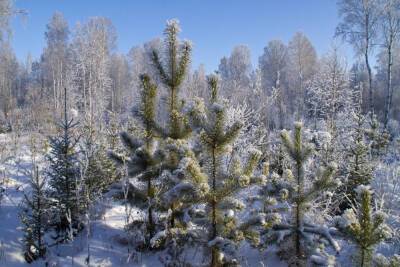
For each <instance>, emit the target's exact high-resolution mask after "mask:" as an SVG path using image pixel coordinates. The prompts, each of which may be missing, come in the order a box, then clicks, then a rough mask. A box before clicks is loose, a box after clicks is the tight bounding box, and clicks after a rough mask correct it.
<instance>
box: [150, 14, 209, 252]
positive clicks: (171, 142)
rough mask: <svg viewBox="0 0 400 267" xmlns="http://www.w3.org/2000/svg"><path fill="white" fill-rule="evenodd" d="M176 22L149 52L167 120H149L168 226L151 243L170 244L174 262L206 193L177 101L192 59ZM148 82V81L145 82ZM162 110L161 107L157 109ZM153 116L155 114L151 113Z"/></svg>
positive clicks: (180, 103)
mask: <svg viewBox="0 0 400 267" xmlns="http://www.w3.org/2000/svg"><path fill="white" fill-rule="evenodd" d="M179 32H180V28H179V23H178V21H177V20H169V21H167V26H166V29H165V31H164V36H165V37H164V49H163V51H162V52H160V51H158V50H156V49H154V50H153V51H152V61H153V65H154V66H155V67H156V70H157V72H156V73H157V75H156V77H155V78H154V80H155V81H160V82H161V86H160V87H161V88H165V89H166V91H167V92H166V101H165V104H166V108H165V109H164V110H166V111H167V112H166V113H167V115H168V119H167V122H166V127H163V126H162V125H161V124H159V123H157V122H156V121H155V119H154V118H155V117H153V118H149V122H148V124H149V125H150V126H151V129H152V131H153V132H154V135H155V136H157V137H158V138H161V140H160V141H161V142H160V149H161V150H162V151H163V154H164V155H165V157H164V159H163V160H162V173H161V179H162V186H161V188H160V191H161V192H162V194H161V197H160V202H159V203H160V204H162V206H163V208H164V209H166V210H168V213H167V219H168V224H167V227H166V229H165V230H162V231H158V232H157V233H156V234H155V236H154V238H153V239H152V241H151V243H152V246H153V247H154V246H160V244H168V242H172V243H170V244H169V248H170V253H172V254H174V255H173V256H172V258H174V259H177V256H178V254H179V253H177V250H180V249H181V248H180V247H179V245H178V243H179V242H181V245H182V246H183V245H185V243H187V242H185V240H186V241H187V237H188V236H190V235H191V234H195V233H193V232H191V231H188V229H187V227H186V226H187V225H188V223H189V221H190V219H189V217H188V216H187V214H188V210H189V209H190V208H191V206H192V204H193V203H195V202H196V200H197V199H198V198H199V197H200V196H201V195H203V194H204V193H205V192H206V191H207V190H208V184H207V181H206V179H205V176H204V175H203V174H202V173H201V170H200V167H199V164H198V162H197V160H196V157H195V154H194V152H193V151H192V149H191V147H190V144H189V139H188V138H189V136H190V133H191V132H192V129H191V127H190V124H189V118H188V115H187V114H186V112H185V110H184V106H185V105H184V104H185V102H184V100H183V99H181V98H179V92H180V89H181V87H182V83H183V81H184V79H185V77H186V73H187V71H188V66H189V63H190V57H191V50H192V47H191V44H190V43H189V42H188V41H183V42H181V41H180V40H179V38H178V34H179ZM148 80H149V81H150V79H148ZM160 108H161V107H160ZM154 114H155V113H154Z"/></svg>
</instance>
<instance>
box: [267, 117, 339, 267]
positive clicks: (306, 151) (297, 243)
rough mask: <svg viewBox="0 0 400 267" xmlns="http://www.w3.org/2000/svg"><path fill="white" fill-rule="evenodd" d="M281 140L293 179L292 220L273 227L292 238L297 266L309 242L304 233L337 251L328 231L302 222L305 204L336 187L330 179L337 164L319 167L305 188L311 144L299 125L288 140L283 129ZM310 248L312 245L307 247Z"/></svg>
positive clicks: (300, 263)
mask: <svg viewBox="0 0 400 267" xmlns="http://www.w3.org/2000/svg"><path fill="white" fill-rule="evenodd" d="M281 139H282V143H283V145H284V147H285V148H286V151H287V153H288V155H289V157H290V158H291V160H292V162H293V176H294V177H293V179H290V180H291V182H290V186H289V188H288V192H290V196H289V200H290V202H292V204H293V206H294V207H293V208H292V210H293V218H292V221H291V224H290V225H276V226H275V227H274V228H275V229H276V230H290V231H291V233H292V234H291V236H292V237H293V245H294V248H290V250H292V249H293V251H294V252H295V255H294V257H293V258H292V259H290V261H291V260H293V259H294V261H295V262H296V263H295V264H296V265H298V266H299V265H300V266H301V265H302V264H304V260H305V259H306V256H307V255H306V254H307V252H309V251H307V250H306V249H305V246H304V245H307V244H303V242H302V240H309V239H308V238H305V237H307V234H318V235H321V236H322V237H324V238H326V239H327V240H328V241H329V242H330V243H331V245H332V246H333V247H334V248H335V249H336V251H338V250H339V247H338V245H337V243H336V242H334V240H333V239H332V237H331V236H330V233H329V231H320V229H319V228H318V227H317V226H314V225H308V224H306V223H305V212H306V211H307V207H308V206H309V205H308V204H309V203H310V202H311V201H312V200H313V199H315V198H316V197H317V196H318V195H319V194H320V193H321V192H324V191H326V190H329V189H332V188H335V187H336V186H337V185H338V182H337V181H336V180H334V179H333V178H332V176H333V174H334V172H335V170H336V165H335V164H331V165H329V166H327V167H326V168H321V169H320V170H319V172H318V173H317V174H316V175H315V176H316V178H315V179H314V180H313V181H307V183H308V184H309V183H310V182H311V185H310V186H307V187H306V186H305V184H306V175H305V167H304V166H305V164H306V162H307V160H308V159H309V158H310V157H311V156H312V155H313V149H312V147H311V145H309V144H307V143H304V141H303V139H302V124H301V123H295V127H294V130H293V136H292V137H290V136H289V133H288V132H287V131H286V130H283V131H282V133H281ZM308 245H312V244H308Z"/></svg>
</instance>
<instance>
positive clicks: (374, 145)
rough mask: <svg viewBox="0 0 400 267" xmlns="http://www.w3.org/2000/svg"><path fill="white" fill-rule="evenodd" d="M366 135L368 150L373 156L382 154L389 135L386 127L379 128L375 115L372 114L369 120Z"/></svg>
mask: <svg viewBox="0 0 400 267" xmlns="http://www.w3.org/2000/svg"><path fill="white" fill-rule="evenodd" d="M366 135H367V137H368V140H369V145H370V152H371V156H372V157H373V158H376V157H379V156H381V155H382V153H383V152H384V150H385V149H386V148H387V145H388V143H389V138H390V135H389V133H388V132H387V131H386V129H382V128H381V124H380V123H379V121H378V119H377V117H376V115H375V114H374V115H372V116H371V118H370V121H369V128H368V129H367V130H366Z"/></svg>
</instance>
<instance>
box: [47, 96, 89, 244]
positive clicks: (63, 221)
mask: <svg viewBox="0 0 400 267" xmlns="http://www.w3.org/2000/svg"><path fill="white" fill-rule="evenodd" d="M64 92H65V96H64V118H63V120H62V121H61V123H60V124H58V128H59V133H58V135H57V136H55V137H51V138H50V139H49V143H50V148H51V149H50V154H49V155H47V160H48V162H49V168H48V170H47V176H48V181H49V192H48V194H49V197H50V198H51V199H52V200H53V202H54V203H53V205H52V206H53V207H52V208H53V215H54V217H53V220H52V221H53V222H54V226H55V230H56V232H57V235H56V237H55V238H56V239H58V240H59V241H66V240H69V239H71V237H72V236H73V235H74V234H75V233H76V231H77V230H79V229H80V228H81V227H82V224H81V223H80V219H79V217H80V214H81V211H82V210H81V208H82V198H81V196H80V192H79V191H80V188H79V183H80V178H81V177H80V167H79V159H78V154H77V150H76V147H77V143H78V139H77V138H74V136H73V131H74V129H75V127H76V125H77V123H76V122H74V120H73V119H69V118H68V113H67V90H66V89H65V91H64ZM71 231H72V232H71Z"/></svg>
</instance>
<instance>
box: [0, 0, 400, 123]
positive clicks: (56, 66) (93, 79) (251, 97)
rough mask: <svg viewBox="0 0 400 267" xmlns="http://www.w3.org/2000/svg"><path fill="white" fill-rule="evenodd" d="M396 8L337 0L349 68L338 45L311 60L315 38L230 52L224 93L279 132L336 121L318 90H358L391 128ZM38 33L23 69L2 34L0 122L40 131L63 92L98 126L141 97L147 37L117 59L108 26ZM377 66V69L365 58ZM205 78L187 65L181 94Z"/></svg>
mask: <svg viewBox="0 0 400 267" xmlns="http://www.w3.org/2000/svg"><path fill="white" fill-rule="evenodd" d="M396 3H397V2H396V1H393V0H390V1H358V0H352V1H339V3H338V6H339V15H340V16H341V18H342V22H341V23H340V24H339V25H338V27H337V30H336V36H337V37H340V36H342V37H343V38H344V39H345V40H346V41H348V42H349V43H350V44H351V45H353V46H354V47H355V52H356V55H359V56H357V57H356V60H355V62H354V64H352V65H351V66H348V65H347V63H346V60H345V59H344V58H343V57H342V56H341V55H340V53H339V52H338V49H337V48H336V47H332V49H331V51H328V52H327V53H326V54H324V55H317V53H316V51H315V48H314V47H313V45H312V42H311V41H310V40H309V39H308V38H307V36H306V35H305V34H304V33H300V32H299V33H296V34H295V35H294V36H293V38H292V39H291V40H290V41H289V43H288V44H285V43H284V42H282V41H280V40H272V41H270V42H269V43H268V44H266V46H265V48H264V52H263V54H262V55H260V57H259V62H258V64H253V63H252V62H251V57H250V53H251V52H250V50H249V48H248V47H247V46H245V45H239V46H237V47H235V48H234V49H233V51H232V53H231V54H230V55H229V56H227V57H223V58H222V59H221V60H220V64H219V67H218V70H217V71H218V73H219V74H220V76H221V78H222V85H221V88H222V90H221V94H222V95H223V96H226V97H228V98H230V99H231V100H233V101H234V102H235V101H238V100H239V99H241V100H242V99H246V100H247V102H248V104H249V106H250V107H252V108H254V109H264V111H265V112H263V114H269V115H268V116H266V117H265V118H263V122H264V123H266V125H267V126H268V128H270V129H274V128H278V129H282V128H285V127H288V126H290V125H291V123H292V121H293V120H300V119H309V118H311V119H315V118H316V117H318V118H320V117H321V116H325V117H326V116H333V115H332V114H322V113H321V112H318V114H316V112H315V109H316V107H317V106H321V103H320V102H321V100H320V99H312V98H313V96H314V95H315V92H314V91H315V90H314V88H315V86H316V85H318V87H320V88H322V89H321V90H325V92H328V93H331V92H332V91H340V90H344V91H346V93H347V94H348V95H351V94H354V92H355V93H357V94H361V95H362V98H361V99H362V101H361V102H362V108H363V112H364V113H368V112H371V114H372V113H374V114H376V115H377V116H378V118H379V120H380V121H382V123H383V124H384V127H385V128H387V127H388V125H389V124H390V127H391V128H397V125H398V123H397V122H398V121H399V120H400V117H399V116H400V112H399V105H398V103H399V101H400V94H399V90H398V88H399V83H400V81H399V79H398V78H397V77H398V76H400V75H398V74H399V72H400V58H399V57H398V56H397V55H398V53H397V52H398V51H399V49H400V48H399V46H398V28H399V26H398V24H399V18H398V6H397V5H396ZM364 5H365V6H364ZM365 23H366V24H365ZM44 36H45V39H46V46H45V47H44V49H43V53H42V55H41V56H40V58H38V59H32V58H31V57H29V56H28V57H27V59H26V61H25V62H24V63H20V62H18V60H17V58H16V57H15V55H14V52H13V50H12V47H11V46H10V42H9V38H3V40H2V42H1V45H0V46H1V47H0V57H1V59H2V60H1V61H0V76H1V79H0V81H1V87H0V95H1V101H0V110H1V114H0V116H1V117H0V119H1V120H2V121H3V123H6V125H8V127H13V124H15V125H17V124H21V123H23V124H24V125H25V126H26V127H39V128H40V127H43V126H44V125H46V124H48V122H50V121H51V120H53V119H54V118H53V117H54V116H60V115H61V113H62V112H61V111H62V105H61V103H62V98H63V94H62V92H63V90H64V88H65V87H66V88H68V92H69V95H71V97H72V98H73V99H74V100H73V101H71V103H70V105H71V107H70V108H73V109H75V110H76V111H77V112H78V113H79V114H80V115H81V116H82V117H85V119H87V120H89V121H92V123H94V120H98V121H97V122H96V124H102V120H104V116H105V114H106V113H108V112H111V113H116V114H124V113H127V112H129V111H130V109H131V108H132V103H134V102H135V101H137V98H138V95H139V87H140V80H139V78H138V77H139V75H140V74H141V73H144V72H149V71H151V66H150V65H151V64H149V63H148V62H149V60H148V59H149V57H151V51H152V50H153V49H154V48H159V47H160V46H161V45H162V44H161V43H160V40H159V39H154V40H151V41H149V42H147V43H145V44H143V45H140V46H137V47H133V48H132V49H131V50H130V51H129V53H128V54H126V55H125V54H121V53H119V52H118V51H117V49H116V47H117V34H116V29H115V27H114V26H113V24H112V22H111V21H110V20H108V19H107V18H103V17H94V18H90V19H88V20H87V21H86V22H84V23H78V24H77V25H76V26H75V27H74V28H73V29H70V27H69V25H68V23H67V21H66V20H65V18H64V17H63V15H62V14H61V13H55V14H54V15H53V17H52V18H51V20H50V21H49V23H48V24H47V26H46V32H45V34H44ZM375 60H376V66H375V67H374V66H373V65H372V64H371V62H373V61H375ZM205 72H206V71H205V69H204V67H203V66H202V65H200V66H199V67H198V68H196V69H193V68H192V69H189V71H188V73H187V76H186V77H185V81H184V86H185V87H187V88H188V90H187V92H185V94H187V96H185V97H189V98H192V97H194V96H201V97H204V96H205V94H206V84H207V82H206V73H205ZM322 76H324V78H323V80H324V83H323V84H321V77H322ZM328 78H330V81H331V82H330V84H328V82H329V79H328ZM331 95H333V97H337V94H335V93H333V94H331ZM318 101H319V102H318ZM268 102H270V104H271V105H269V107H268V104H267V103H268ZM340 106H342V105H341V104H340V103H337V105H336V104H335V105H334V107H329V109H330V111H331V113H332V112H333V113H336V111H335V110H336V109H338V108H340ZM271 109H273V110H271ZM22 113H24V114H25V115H24V116H22ZM324 113H326V112H324ZM27 115H28V116H27ZM39 115H40V116H39ZM14 127H19V126H14ZM3 131H4V130H3Z"/></svg>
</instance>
